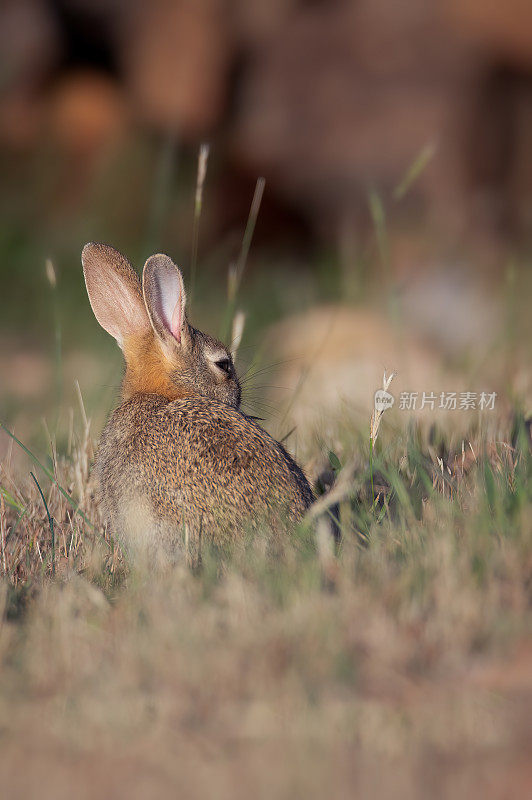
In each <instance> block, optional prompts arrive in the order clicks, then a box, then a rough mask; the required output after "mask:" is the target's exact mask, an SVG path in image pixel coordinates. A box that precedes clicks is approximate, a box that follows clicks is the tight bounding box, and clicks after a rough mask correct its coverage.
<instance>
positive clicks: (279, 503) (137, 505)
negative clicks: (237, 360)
mask: <svg viewBox="0 0 532 800" xmlns="http://www.w3.org/2000/svg"><path fill="white" fill-rule="evenodd" d="M83 265H84V271H85V278H86V283H87V290H88V293H89V298H90V300H91V304H92V306H93V309H94V312H95V315H96V317H97V319H98V321H99V322H100V324H101V325H102V326H103V327H104V328H105V329H106V330H108V331H109V332H110V333H111V334H112V335H113V336H115V338H116V339H117V341H118V343H119V344H120V346H121V347H122V349H123V352H124V357H125V360H126V372H125V376H124V381H123V385H122V403H121V404H120V405H119V407H118V408H117V409H116V410H115V411H114V413H113V414H112V415H111V417H110V419H109V421H108V423H107V425H106V427H105V429H104V431H103V433H102V436H101V440H100V446H99V450H98V455H97V459H96V465H95V469H96V475H97V477H98V482H99V495H100V501H101V507H102V510H103V514H104V517H105V519H106V521H107V523H108V524H109V525H110V527H111V529H112V530H113V531H114V532H115V533H116V534H117V535H118V536H119V537H120V540H121V542H122V543H123V544H124V545H125V547H126V549H129V550H130V551H131V552H132V553H133V554H134V555H136V556H143V557H146V556H147V557H149V559H150V561H158V560H160V558H161V557H162V558H164V559H167V558H171V559H174V558H175V557H176V556H177V555H178V554H179V553H180V552H181V551H182V550H183V544H184V543H185V542H186V543H187V545H188V547H190V546H191V545H192V548H195V549H196V550H197V548H198V547H199V544H198V543H199V542H200V541H201V539H202V537H203V536H205V538H210V539H212V540H214V541H216V542H222V541H225V540H226V539H227V538H233V537H235V536H238V535H241V534H242V532H243V531H244V530H245V529H246V528H249V527H250V526H251V527H253V526H256V525H257V523H258V522H259V521H263V522H266V523H267V524H268V525H270V526H272V527H273V528H275V529H277V530H278V531H281V530H285V527H284V526H285V523H286V522H292V523H294V522H297V521H298V520H300V519H301V518H302V517H303V515H304V514H305V511H306V510H307V509H308V507H309V506H310V504H311V503H312V500H313V495H312V491H311V489H310V486H309V484H308V482H307V479H306V478H305V476H304V474H303V472H302V471H301V469H300V468H299V467H298V466H297V464H296V463H295V462H294V461H293V460H292V458H291V457H290V456H289V454H288V453H287V452H286V450H285V449H284V448H283V446H282V445H281V444H279V443H278V442H276V441H275V439H272V437H271V436H269V434H268V433H266V431H264V430H263V429H262V428H261V427H260V426H259V425H257V424H256V422H255V421H254V420H252V419H250V418H249V417H247V416H246V415H245V414H243V413H242V412H241V411H240V410H239V405H240V384H239V382H238V378H237V375H236V372H235V370H234V365H233V362H232V358H231V354H230V352H229V351H228V349H227V348H226V347H225V346H224V345H223V344H222V343H221V342H219V341H217V340H216V339H213V338H212V337H210V336H208V335H207V334H204V333H202V332H201V331H198V330H196V329H195V328H193V327H192V326H191V325H189V323H188V321H187V319H186V315H185V302H186V298H185V294H184V286H183V282H182V278H181V274H180V273H179V270H178V269H177V267H175V265H174V264H173V263H172V262H171V261H170V259H169V258H168V256H164V255H157V256H152V257H151V258H150V259H148V261H147V262H146V265H145V267H144V281H143V295H144V303H145V307H144V306H143V305H142V304H141V303H140V302H139V298H140V283H139V280H138V277H137V276H136V274H135V272H134V271H133V270H132V268H131V267H130V266H129V264H128V263H127V262H126V260H125V259H124V258H123V256H120V254H119V253H116V251H114V250H113V249H112V248H109V247H107V246H105V245H87V246H86V247H85V248H84V251H83ZM115 292H116V296H117V298H118V301H117V302H116V303H114V302H113V294H114V293H115ZM176 309H177V310H176ZM176 319H178V320H179V326H178V329H176V326H175V320H176Z"/></svg>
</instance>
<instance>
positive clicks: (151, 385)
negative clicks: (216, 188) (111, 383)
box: [122, 330, 191, 400]
mask: <svg viewBox="0 0 532 800" xmlns="http://www.w3.org/2000/svg"><path fill="white" fill-rule="evenodd" d="M124 358H125V360H126V373H125V375H124V379H123V381H122V399H123V400H129V399H130V398H131V397H133V396H134V395H135V394H157V395H159V396H161V397H166V399H167V400H177V399H178V398H181V399H183V398H185V397H190V396H191V392H190V390H188V389H187V388H186V386H184V385H177V384H176V383H175V381H173V380H172V373H175V372H176V371H178V370H179V369H180V368H181V369H182V368H183V364H182V363H180V360H179V359H178V358H177V356H174V358H171V357H170V356H169V355H168V354H167V353H166V352H164V350H163V349H162V348H161V347H160V346H159V344H158V343H157V341H156V336H155V334H154V332H153V330H149V331H146V333H141V334H133V335H131V336H128V337H127V338H126V340H125V341H124Z"/></svg>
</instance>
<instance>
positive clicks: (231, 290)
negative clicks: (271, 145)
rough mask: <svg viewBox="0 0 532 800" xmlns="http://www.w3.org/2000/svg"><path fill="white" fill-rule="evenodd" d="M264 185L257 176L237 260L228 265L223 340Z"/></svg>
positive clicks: (232, 313)
mask: <svg viewBox="0 0 532 800" xmlns="http://www.w3.org/2000/svg"><path fill="white" fill-rule="evenodd" d="M265 185H266V180H265V179H264V178H259V179H258V180H257V183H256V184H255V192H254V193H253V200H252V201H251V207H250V209H249V216H248V221H247V223H246V229H245V231H244V236H243V239H242V247H241V248H240V253H239V255H238V258H237V260H236V261H235V262H234V263H232V264H230V265H229V270H228V274H227V308H226V312H225V317H224V322H223V326H222V340H225V341H227V337H228V336H229V335H230V333H231V329H232V324H233V323H232V320H233V317H234V314H235V310H236V301H237V296H238V290H239V288H240V283H241V281H242V276H243V274H244V269H245V267H246V263H247V260H248V255H249V249H250V247H251V241H252V239H253V233H254V231H255V225H256V224H257V217H258V216H259V210H260V204H261V202H262V196H263V194H264V187H265Z"/></svg>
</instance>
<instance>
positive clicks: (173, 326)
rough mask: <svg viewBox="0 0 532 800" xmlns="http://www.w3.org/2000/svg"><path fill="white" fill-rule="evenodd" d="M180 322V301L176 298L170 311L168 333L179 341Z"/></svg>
mask: <svg viewBox="0 0 532 800" xmlns="http://www.w3.org/2000/svg"><path fill="white" fill-rule="evenodd" d="M181 322H182V317H181V303H180V301H179V300H178V301H177V303H176V304H175V306H174V310H173V311H172V320H171V322H170V333H171V334H172V336H173V337H174V339H177V341H178V342H180V341H181Z"/></svg>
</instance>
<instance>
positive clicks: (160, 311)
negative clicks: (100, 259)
mask: <svg viewBox="0 0 532 800" xmlns="http://www.w3.org/2000/svg"><path fill="white" fill-rule="evenodd" d="M142 291H143V292H144V302H145V303H146V309H147V311H148V314H149V316H150V320H151V324H152V325H153V329H154V330H155V333H157V334H158V336H159V337H160V338H161V339H162V340H163V341H168V339H169V337H170V336H171V337H173V339H174V340H175V341H176V342H178V343H179V344H181V345H185V344H186V341H187V332H188V324H187V321H186V317H185V304H186V300H187V298H186V294H185V286H184V284H183V277H182V275H181V272H180V270H179V269H178V267H176V265H175V264H174V262H173V261H172V259H171V258H170V257H169V256H165V255H163V254H162V253H158V254H157V255H154V256H150V258H148V260H147V261H146V263H145V265H144V272H143V273H142Z"/></svg>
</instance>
